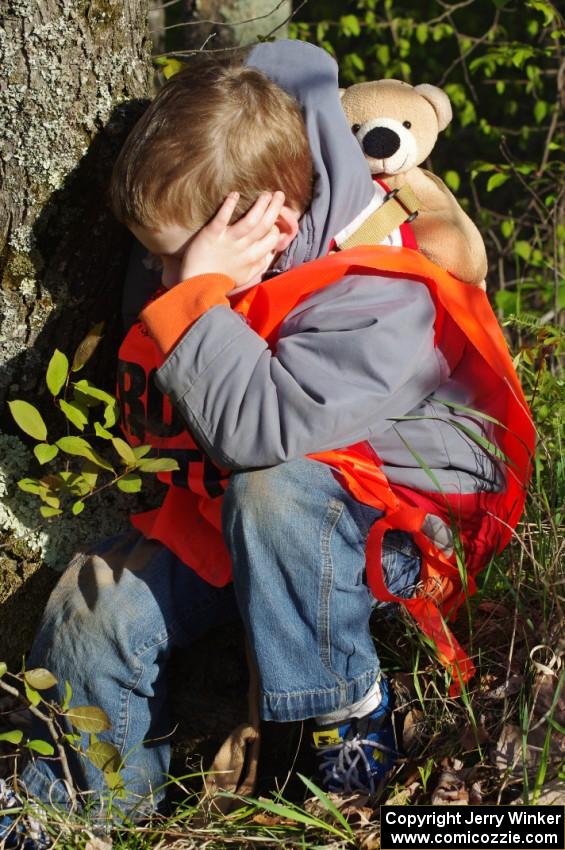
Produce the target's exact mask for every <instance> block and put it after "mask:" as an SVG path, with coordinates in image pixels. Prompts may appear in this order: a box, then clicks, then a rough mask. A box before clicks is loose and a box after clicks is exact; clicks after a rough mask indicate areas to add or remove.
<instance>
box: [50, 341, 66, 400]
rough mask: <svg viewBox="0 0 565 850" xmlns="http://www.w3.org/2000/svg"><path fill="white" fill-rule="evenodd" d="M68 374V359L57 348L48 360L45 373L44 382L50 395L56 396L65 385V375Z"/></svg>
mask: <svg viewBox="0 0 565 850" xmlns="http://www.w3.org/2000/svg"><path fill="white" fill-rule="evenodd" d="M68 374H69V361H68V359H67V357H66V355H65V354H63V352H62V351H59V349H58V348H56V349H55V351H54V352H53V356H52V357H51V360H50V361H49V366H48V367H47V373H46V375H45V383H46V384H47V388H48V390H49V392H50V393H51V395H53V396H57V395H59V393H60V392H61V390H62V389H63V387H64V386H65V381H66V380H67V375H68Z"/></svg>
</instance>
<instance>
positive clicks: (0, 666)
mask: <svg viewBox="0 0 565 850" xmlns="http://www.w3.org/2000/svg"><path fill="white" fill-rule="evenodd" d="M7 672H8V665H7V664H6V662H5V661H0V679H1V678H2V676H5V675H6V673H7Z"/></svg>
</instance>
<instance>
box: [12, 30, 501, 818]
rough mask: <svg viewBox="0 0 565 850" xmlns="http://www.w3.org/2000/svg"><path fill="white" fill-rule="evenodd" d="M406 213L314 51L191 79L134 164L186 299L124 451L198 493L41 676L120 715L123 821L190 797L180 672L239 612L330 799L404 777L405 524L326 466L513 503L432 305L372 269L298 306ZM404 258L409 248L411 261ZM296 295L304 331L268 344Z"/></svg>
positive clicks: (168, 283)
mask: <svg viewBox="0 0 565 850" xmlns="http://www.w3.org/2000/svg"><path fill="white" fill-rule="evenodd" d="M281 89H282V91H281ZM383 195H384V192H381V190H380V188H379V187H375V186H374V184H373V182H372V180H371V177H370V174H369V172H368V169H367V167H366V164H365V161H364V158H363V156H362V153H361V151H360V149H359V147H358V146H357V144H356V142H355V139H354V138H353V135H352V134H351V131H350V129H349V127H348V126H347V123H346V121H345V118H344V116H343V113H342V110H341V106H340V102H339V94H338V86H337V69H336V66H335V63H334V62H333V60H332V59H330V57H329V56H328V55H327V54H325V53H324V52H323V51H321V50H318V49H316V48H314V47H312V46H311V45H307V44H303V43H300V42H276V43H272V44H263V45H259V46H256V47H255V48H253V49H252V50H251V52H250V53H249V54H248V55H247V57H246V58H245V60H244V62H243V63H242V64H232V65H230V66H228V67H220V66H218V65H214V64H208V65H206V66H204V67H202V68H199V69H198V68H197V69H195V70H190V71H187V72H185V73H183V74H181V75H178V76H177V77H175V78H173V79H172V80H171V81H170V82H169V83H168V84H167V85H166V86H165V87H164V89H163V90H162V91H161V92H160V93H159V95H158V96H157V98H156V99H155V101H154V102H153V104H152V105H151V106H150V107H149V109H148V110H147V112H146V113H145V115H144V116H143V117H142V119H141V120H140V122H139V123H138V124H137V125H136V127H135V128H134V130H133V131H132V134H131V135H130V137H129V138H128V140H127V142H126V145H125V147H124V150H123V152H122V154H121V156H120V159H119V162H118V163H117V166H116V171H115V176H114V181H113V189H112V198H113V206H114V209H115V211H116V213H117V214H118V216H119V217H120V218H121V219H122V220H123V221H125V223H126V224H127V225H128V226H129V227H130V229H131V230H132V232H133V233H134V234H135V235H136V237H137V238H138V240H139V241H140V242H141V243H142V245H144V246H145V248H146V249H147V250H148V251H150V252H151V253H152V254H157V255H159V256H160V257H161V260H162V263H163V278H162V282H163V284H164V286H165V288H166V289H168V291H166V292H165V293H164V294H158V295H157V297H156V298H154V299H153V300H152V301H151V302H150V303H149V304H148V305H147V306H145V308H144V309H143V312H142V314H141V319H142V321H141V322H139V321H138V322H136V323H135V324H134V325H133V326H132V328H131V329H130V331H129V333H128V337H127V338H126V340H125V342H124V345H123V346H122V349H121V352H120V360H121V363H120V396H121V403H122V408H123V415H124V427H125V431H126V433H127V434H128V436H129V437H130V439H131V440H132V442H134V443H136V444H137V443H143V442H146V441H148V442H151V443H152V444H153V445H155V446H156V447H157V448H159V449H160V450H162V453H163V454H165V455H168V456H171V455H173V456H176V457H178V459H179V466H180V470H179V472H177V473H174V474H173V476H172V477H171V486H170V488H169V492H168V495H167V497H166V499H165V502H164V504H163V506H162V507H161V508H160V509H159V510H158V511H154V512H151V513H150V514H144V515H141V517H136V518H134V525H136V527H137V528H138V530H141V532H142V535H143V536H141V535H139V534H133V535H132V534H130V535H126V536H125V537H121V538H119V539H118V540H113V541H108V542H107V543H106V544H102V545H101V546H100V547H99V548H98V550H97V552H96V553H95V554H93V555H91V556H90V557H86V556H84V557H82V558H79V559H77V560H76V561H75V563H74V564H72V565H71V566H70V567H69V569H68V570H67V572H66V573H65V574H64V575H63V577H62V579H61V581H60V583H59V585H58V587H57V588H56V590H55V592H54V594H53V596H52V598H51V600H50V602H49V605H48V608H47V611H46V614H45V617H44V621H43V623H42V626H41V630H40V633H39V635H38V637H37V640H36V643H35V646H34V649H33V653H32V658H31V659H30V662H29V664H30V666H45V667H47V668H49V669H50V670H52V671H53V672H54V673H55V675H56V676H57V678H58V679H59V682H60V683H61V686H62V685H63V683H64V681H65V680H66V679H68V680H69V681H70V682H71V683H72V686H73V692H74V696H73V704H75V705H85V704H88V705H98V706H100V707H102V708H103V709H104V710H105V711H106V712H107V713H108V715H109V717H110V718H111V721H112V729H111V730H110V731H109V732H108V733H104V734H103V735H101V736H100V737H101V738H102V739H104V740H110V741H111V742H112V743H114V744H115V746H117V747H118V749H119V750H120V752H121V753H122V754H123V756H124V758H125V767H124V769H123V775H124V778H125V782H126V786H127V789H128V792H129V795H130V796H129V798H128V800H127V802H126V803H123V804H120V805H124V806H126V807H127V806H134V805H136V804H137V802H138V801H139V800H140V799H141V800H145V801H147V800H148V798H149V802H150V805H157V804H158V803H159V801H160V800H161V799H162V798H163V796H164V793H165V792H164V790H163V782H164V777H165V776H166V774H167V770H168V760H169V744H168V739H167V735H168V733H169V732H170V731H171V729H170V723H169V721H168V716H167V700H166V681H165V667H166V661H167V659H168V657H169V654H170V651H171V649H172V648H173V647H174V646H187V645H188V644H190V642H191V641H193V640H194V639H195V638H196V637H198V636H200V635H201V634H203V633H204V632H205V631H206V630H207V629H209V628H210V627H212V626H214V625H215V624H218V623H221V622H227V621H229V620H230V619H232V618H235V617H236V616H237V613H238V609H239V613H240V615H241V617H242V618H243V621H244V624H245V628H246V632H247V635H248V638H249V642H250V645H251V649H252V652H253V655H254V659H255V662H256V665H257V668H258V671H259V676H260V682H261V698H260V709H261V715H262V718H263V719H264V720H270V721H293V720H303V719H306V718H312V719H313V721H312V722H313V726H314V743H315V744H316V745H317V752H318V754H319V762H320V774H321V781H322V782H323V784H324V785H325V787H326V788H328V789H332V790H351V789H356V790H358V789H366V790H368V791H373V790H374V788H375V784H376V782H377V781H379V780H380V779H382V778H383V777H384V776H386V774H387V772H388V770H389V769H390V767H391V765H392V763H393V760H394V752H393V750H394V744H393V739H392V734H391V725H390V704H389V694H388V688H387V685H386V680H385V679H384V677H383V676H382V674H381V670H380V664H379V660H378V657H377V654H376V651H375V647H374V644H373V640H372V637H371V634H370V631H369V625H368V623H369V616H370V614H371V610H372V607H373V601H374V600H373V599H372V595H371V593H370V591H369V589H368V587H367V583H366V574H365V568H366V561H365V544H366V541H367V536H368V534H369V532H370V530H371V528H372V526H373V525H374V523H375V521H376V520H378V519H379V517H381V516H382V515H383V511H382V510H380V509H379V508H377V507H375V506H374V505H373V506H372V505H370V504H366V503H364V502H363V501H361V500H360V499H358V498H355V497H354V496H353V495H352V493H351V490H350V488H348V487H346V486H345V482H344V478H343V476H342V475H339V476H338V475H336V474H334V472H333V471H332V466H331V465H330V464H329V463H328V462H326V461H327V456H325V455H324V456H322V455H320V453H323V452H328V451H330V450H334V449H340V448H342V447H350V446H360V447H361V449H360V451H361V450H362V454H363V457H364V458H365V459H366V460H367V459H368V461H369V462H370V463H371V465H372V466H375V468H376V461H375V458H376V455H378V458H379V459H380V460H379V461H378V464H379V466H380V469H381V470H382V471H383V472H384V473H385V474H386V476H387V477H388V479H389V481H391V482H394V483H395V485H398V487H399V488H404V490H406V491H407V492H411V491H412V490H417V489H421V490H425V491H433V490H436V491H445V492H448V493H454V492H455V493H458V494H467V495H469V496H470V497H471V496H472V495H473V494H477V493H484V492H491V491H492V492H494V491H496V490H497V489H499V488H500V486H501V473H500V470H499V467H498V464H497V462H496V461H495V460H494V459H493V458H492V456H491V455H490V454H489V453H488V452H487V451H485V450H483V449H482V448H481V447H480V446H479V445H478V444H477V441H475V440H473V439H472V438H470V436H469V433H468V431H469V429H471V430H472V431H474V432H478V433H480V434H482V435H484V434H486V433H487V432H486V428H487V425H488V423H486V424H485V423H484V422H481V421H480V420H476V419H473V418H472V417H471V416H470V414H466V413H465V411H464V410H463V409H462V408H460V409H459V412H457V413H455V414H454V413H453V410H451V409H449V404H450V402H454V403H456V404H458V405H462V406H469V407H471V406H472V402H473V399H474V395H473V392H474V390H473V388H472V387H470V386H467V385H466V383H465V382H464V381H460V380H458V379H455V378H454V377H453V376H452V372H453V365H452V364H453V363H455V362H459V361H460V360H461V359H462V358H464V357H465V356H466V355H465V352H464V351H463V350H460V351H458V352H454V351H452V350H449V351H447V350H446V351H442V350H441V348H440V347H438V346H437V345H436V328H435V320H436V308H435V306H434V302H433V300H432V298H431V296H430V292H429V290H428V287H427V286H426V285H424V283H420V282H418V281H417V280H415V279H414V278H413V277H412V278H408V277H403V276H402V275H401V274H391V275H386V274H380V275H376V274H368V273H366V272H364V271H363V269H361V270H359V271H357V270H356V269H355V268H352V269H349V270H348V272H347V273H346V274H344V275H337V276H336V275H334V280H333V282H331V285H325V286H321V285H319V281H318V283H317V285H318V288H317V289H316V288H315V287H314V285H313V286H312V291H311V292H310V294H307V295H303V296H300V297H299V298H298V299H297V298H294V300H293V299H292V298H290V296H291V295H292V291H291V290H292V287H293V286H294V283H293V282H294V281H296V279H297V278H296V274H297V273H298V272H299V271H300V267H301V266H302V264H304V263H307V262H309V261H311V260H315V259H316V258H319V257H325V256H326V255H327V254H328V252H329V251H330V250H331V249H333V248H334V247H335V245H336V244H340V242H341V241H342V240H343V238H344V237H345V236H346V235H347V234H349V233H351V232H353V231H354V230H355V229H356V228H357V227H359V226H360V224H361V223H363V221H365V220H366V218H367V216H368V215H369V214H370V213H371V212H372V211H373V210H374V209H375V208H377V207H378V206H379V205H380V204H381V203H382V200H383ZM232 221H233V222H234V223H232ZM401 241H402V237H401V235H400V233H399V232H398V231H395V232H394V233H393V234H392V235H391V237H390V239H389V243H390V244H393V245H395V244H396V245H400V244H401ZM305 268H306V271H307V270H308V268H309V267H305ZM324 268H326V266H324ZM134 270H135V271H134V272H133V273H130V275H129V281H128V287H127V291H126V296H125V308H126V312H127V313H128V314H129V315H130V316H135V315H137V313H138V312H139V310H140V309H141V308H142V307H143V306H144V304H146V302H147V299H148V297H150V295H151V294H152V291H153V290H154V289H155V286H156V281H155V277H154V276H153V277H152V276H151V275H150V274H149V273H148V272H147V270H145V271H144V270H143V268H142V266H141V264H140V263H139V262H138V263H137V264H135V265H134ZM292 270H294V271H292ZM286 272H289V274H288V275H287V274H285V273H286ZM144 275H145V279H143V277H144ZM312 275H314V272H312ZM276 276H279V277H276ZM313 280H314V277H313ZM328 280H329V277H328ZM260 281H263V283H262V284H261V283H260ZM287 281H288V284H287V283H286V282H287ZM258 283H260V285H257V284H258ZM273 292H276V299H279V301H280V299H283V300H284V298H285V297H286V295H285V293H288V297H289V298H290V300H289V306H288V309H286V308H285V310H283V315H282V320H280V321H278V320H277V321H273V322H272V323H271V326H270V327H267V326H268V325H269V316H270V315H271V313H270V311H271V308H273V304H274V303H275V300H276V299H275V296H274V295H273ZM273 309H274V308H273ZM265 316H266V317H267V318H266V319H265ZM259 327H260V332H258V330H257V328H259ZM457 358H459V360H457ZM153 381H154V382H155V383H153ZM155 384H156V385H157V386H158V388H159V390H160V391H161V393H163V395H161V394H160V393H159V392H157V390H156V388H155ZM167 399H170V401H171V402H172V403H173V405H174V410H173V408H172V407H171V405H170V403H169V401H168V400H167ZM454 415H455V416H456V418H457V421H458V422H459V423H460V424H461V425H463V426H464V427H462V428H456V427H453V419H454ZM402 417H409V418H407V419H402ZM487 436H489V435H488V434H487ZM490 436H491V438H492V434H490ZM313 454H314V455H315V456H316V457H317V458H318V459H316V457H314V458H313V457H311V455H313ZM425 467H427V469H426V468H425ZM430 474H431V477H432V478H433V483H432V482H431V481H430ZM438 523H439V526H440V527H441V528H440V536H441V534H443V535H444V536H445V535H447V537H449V528H448V527H447V526H446V525H445V523H443V522H441V520H438ZM437 527H438V526H437V523H436V524H434V523H432V524H431V526H430V531H429V533H430V534H432V533H433V532H434V530H435V531H437ZM449 542H450V541H449V540H447V542H446V543H445V542H444V549H445V550H448V549H449ZM382 565H383V569H384V575H385V578H386V583H387V586H388V588H389V590H391V592H392V593H394V594H396V595H401V596H402V595H405V596H409V595H412V593H413V589H414V586H415V584H416V583H417V582H418V577H419V570H420V553H419V550H418V548H417V547H416V545H415V544H414V542H413V539H412V538H411V536H410V535H409V534H407V533H405V532H403V531H389V532H388V533H387V534H386V535H385V536H384V543H383V549H382ZM232 574H233V583H232V581H231V579H232ZM72 768H73V771H74V775H75V777H76V781H77V783H78V785H79V787H81V788H82V789H84V790H85V791H87V792H88V791H90V792H94V793H96V794H103V792H104V788H105V785H104V780H103V777H102V773H101V772H100V771H99V770H97V769H96V768H94V767H93V766H92V765H91V764H90V763H89V762H88V761H84V760H83V761H80V762H79V761H78V760H77V762H76V763H74V762H73V764H72ZM57 770H58V768H57V764H56V762H52V761H48V760H45V759H40V758H38V759H36V760H35V761H34V762H33V763H32V764H30V765H29V766H28V767H27V768H26V770H25V773H24V777H23V778H24V781H25V784H26V785H27V787H28V790H29V791H30V792H31V793H33V794H34V795H36V796H38V797H39V798H43V799H50V800H52V801H59V802H61V803H63V804H64V803H65V802H66V801H67V799H68V797H67V794H66V790H65V787H64V783H63V782H62V781H56V780H57V779H58V778H59V776H60V774H59V773H58V772H57Z"/></svg>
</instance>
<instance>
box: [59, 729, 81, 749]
mask: <svg viewBox="0 0 565 850" xmlns="http://www.w3.org/2000/svg"><path fill="white" fill-rule="evenodd" d="M62 738H63V741H66V742H67V744H70V745H71V747H76V746H77V745H78V744H80V742H81V739H82V736H81V734H80V732H65V734H64V735H63V736H62Z"/></svg>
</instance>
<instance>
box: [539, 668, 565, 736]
mask: <svg viewBox="0 0 565 850" xmlns="http://www.w3.org/2000/svg"><path fill="white" fill-rule="evenodd" d="M558 684H559V677H558V676H555V675H547V674H546V673H539V674H538V675H537V677H536V682H535V686H534V693H536V691H537V698H536V702H535V705H534V716H535V717H543V716H544V715H545V714H548V713H549V711H550V709H551V706H552V705H553V700H554V698H555V692H556V690H557V687H558ZM552 717H553V720H555V722H556V723H559V724H560V726H565V687H562V688H561V691H560V694H559V699H558V700H557V705H556V706H555V709H554V711H553V715H552Z"/></svg>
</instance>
